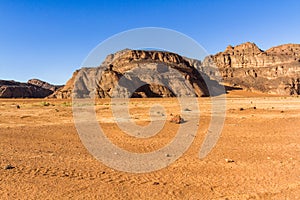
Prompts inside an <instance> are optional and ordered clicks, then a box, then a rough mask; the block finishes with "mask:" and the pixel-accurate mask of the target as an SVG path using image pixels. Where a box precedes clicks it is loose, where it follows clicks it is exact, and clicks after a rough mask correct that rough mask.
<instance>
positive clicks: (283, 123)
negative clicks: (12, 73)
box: [0, 91, 300, 199]
mask: <svg viewBox="0 0 300 200" xmlns="http://www.w3.org/2000/svg"><path fill="white" fill-rule="evenodd" d="M42 102H49V103H50V105H47V104H45V103H42ZM210 103H211V102H210V100H209V98H200V99H199V105H200V109H201V118H200V121H199V129H198V133H197V135H196V136H195V140H194V142H193V143H192V145H191V147H190V148H189V149H188V151H187V152H186V153H185V154H184V155H183V156H182V157H180V158H179V159H178V160H177V161H175V162H174V163H173V164H171V165H170V166H168V167H166V168H164V169H161V170H159V171H155V172H151V173H142V174H135V173H126V172H120V171H117V170H114V169H111V168H109V167H107V166H105V165H104V164H102V163H101V162H99V161H97V160H96V159H95V158H94V157H93V156H92V155H91V154H89V152H88V151H87V150H86V148H85V147H84V146H83V144H82V143H81V141H80V139H79V136H78V134H77V131H76V128H75V125H74V122H73V117H72V106H71V102H70V101H65V100H48V99H34V100H33V99H24V100H17V99H1V100H0V166H1V168H0V199H69V198H71V199H300V134H299V133H300V112H299V111H300V97H299V98H297V97H276V96H268V95H257V94H252V93H245V92H242V91H233V92H231V93H230V94H229V95H227V107H226V121H225V125H224V128H223V131H222V135H221V137H220V139H219V141H218V143H217V145H216V146H215V148H214V149H213V150H212V151H211V152H210V154H209V155H208V156H207V157H205V158H204V159H199V158H198V152H199V149H200V147H201V144H202V142H203V140H204V136H205V133H206V131H207V129H208V124H209V123H210V119H211V118H210ZM154 104H161V105H163V106H164V107H165V109H166V114H167V115H166V116H167V118H168V119H169V118H170V114H171V113H174V114H175V113H178V112H179V110H178V102H177V101H176V99H132V100H131V101H130V113H131V114H132V118H133V119H134V120H135V121H136V122H137V124H140V125H147V124H148V123H149V115H148V113H149V108H150V107H151V106H152V105H154ZM16 105H19V106H20V109H18V108H16ZM254 107H255V108H256V109H254ZM240 108H243V109H242V110H241V109H240ZM96 111H97V118H98V120H99V123H100V125H101V127H102V128H103V130H104V131H105V133H107V137H109V138H110V139H111V140H112V141H113V142H114V143H115V144H116V145H118V146H119V147H121V148H123V149H126V150H128V151H133V152H139V153H141V152H151V151H155V150H156V149H159V148H161V147H163V146H164V145H166V144H167V143H168V142H170V141H171V139H172V137H174V133H176V131H177V130H178V127H179V126H180V125H178V124H172V123H170V122H168V121H167V122H166V124H165V126H164V128H163V130H162V131H161V132H160V133H159V134H157V135H156V136H154V137H152V138H149V139H136V138H134V139H133V138H132V137H130V136H128V135H126V134H124V133H122V132H121V131H120V130H119V128H118V127H117V125H116V124H115V123H113V118H112V114H111V111H110V101H109V100H107V99H106V100H99V101H97V103H96ZM226 159H231V160H232V161H233V162H226ZM9 164H10V165H11V166H13V167H14V168H13V169H5V168H7V166H8V165H9Z"/></svg>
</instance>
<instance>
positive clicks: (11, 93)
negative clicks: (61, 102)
mask: <svg viewBox="0 0 300 200" xmlns="http://www.w3.org/2000/svg"><path fill="white" fill-rule="evenodd" d="M39 84H41V85H39ZM57 87H58V86H53V85H50V84H49V83H46V82H43V81H40V80H38V79H34V80H29V81H28V83H20V82H15V81H6V80H0V98H44V97H47V96H49V95H50V94H52V93H53V92H54V91H55V88H57Z"/></svg>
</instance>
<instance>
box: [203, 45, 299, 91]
mask: <svg viewBox="0 0 300 200" xmlns="http://www.w3.org/2000/svg"><path fill="white" fill-rule="evenodd" d="M212 61H213V62H214V63H215V65H217V67H218V68H219V71H220V73H221V75H222V77H223V79H224V82H226V83H229V84H231V85H237V86H240V87H242V88H243V89H247V90H251V91H260V92H264V93H270V94H280V95H296V94H300V45H299V44H286V45H280V46H277V47H273V48H270V49H268V50H266V51H263V50H261V49H259V48H258V47H257V46H256V45H255V44H254V43H249V42H247V43H244V44H241V45H238V46H235V47H232V46H228V47H227V48H226V50H225V51H224V52H220V53H218V54H216V55H214V56H210V57H208V58H206V62H204V63H206V66H202V67H204V68H205V67H207V66H210V65H213V63H212Z"/></svg>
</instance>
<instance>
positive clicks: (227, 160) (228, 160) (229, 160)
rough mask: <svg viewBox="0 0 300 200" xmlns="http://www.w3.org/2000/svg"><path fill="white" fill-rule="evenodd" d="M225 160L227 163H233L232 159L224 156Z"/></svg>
mask: <svg viewBox="0 0 300 200" xmlns="http://www.w3.org/2000/svg"><path fill="white" fill-rule="evenodd" d="M225 161H226V162H227V163H233V162H234V160H232V159H228V158H225Z"/></svg>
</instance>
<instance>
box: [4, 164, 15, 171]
mask: <svg viewBox="0 0 300 200" xmlns="http://www.w3.org/2000/svg"><path fill="white" fill-rule="evenodd" d="M14 168H15V167H14V166H12V165H11V164H8V165H6V166H5V167H4V169H5V170H10V169H14Z"/></svg>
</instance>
